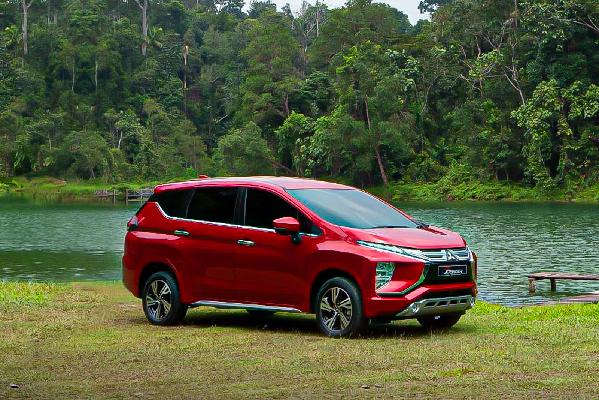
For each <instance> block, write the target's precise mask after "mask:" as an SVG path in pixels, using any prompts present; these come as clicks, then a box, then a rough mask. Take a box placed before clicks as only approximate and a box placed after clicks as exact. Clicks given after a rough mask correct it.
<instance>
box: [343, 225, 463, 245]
mask: <svg viewBox="0 0 599 400" xmlns="http://www.w3.org/2000/svg"><path fill="white" fill-rule="evenodd" d="M343 230H344V231H345V233H347V235H348V236H349V237H350V238H351V239H353V240H363V241H365V242H374V243H385V244H391V245H394V246H401V247H409V248H412V249H451V248H458V247H465V246H466V241H465V240H464V239H463V238H462V237H461V236H460V235H459V234H457V233H455V232H452V231H449V230H447V229H443V228H438V227H436V226H429V227H428V228H379V229H355V228H343Z"/></svg>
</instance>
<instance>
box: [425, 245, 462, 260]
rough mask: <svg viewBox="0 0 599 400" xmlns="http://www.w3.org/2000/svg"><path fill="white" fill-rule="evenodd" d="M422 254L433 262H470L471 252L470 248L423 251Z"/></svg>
mask: <svg viewBox="0 0 599 400" xmlns="http://www.w3.org/2000/svg"><path fill="white" fill-rule="evenodd" d="M421 251H422V254H424V256H425V257H427V258H428V259H430V260H431V261H469V260H470V257H471V256H470V250H469V249H468V247H463V248H459V249H436V250H421Z"/></svg>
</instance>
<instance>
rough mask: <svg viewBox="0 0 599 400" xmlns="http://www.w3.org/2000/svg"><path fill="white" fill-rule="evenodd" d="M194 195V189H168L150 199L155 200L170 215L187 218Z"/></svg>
mask: <svg viewBox="0 0 599 400" xmlns="http://www.w3.org/2000/svg"><path fill="white" fill-rule="evenodd" d="M192 195H193V190H189V189H187V190H168V191H166V192H162V193H159V194H155V195H153V196H152V197H151V198H150V199H149V200H148V201H155V202H157V203H158V204H159V205H160V208H162V211H164V213H165V214H166V215H168V216H169V217H175V218H185V215H186V214H187V205H188V204H189V199H191V196H192Z"/></svg>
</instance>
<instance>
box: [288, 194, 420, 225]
mask: <svg viewBox="0 0 599 400" xmlns="http://www.w3.org/2000/svg"><path fill="white" fill-rule="evenodd" d="M287 192H289V193H290V194H291V195H292V196H293V197H295V198H296V199H298V200H299V201H300V202H302V203H303V204H305V205H306V207H308V208H309V209H310V210H312V211H314V213H316V214H317V215H318V216H320V217H321V218H322V219H324V220H326V221H328V222H330V223H332V224H335V225H340V226H346V227H348V228H358V229H374V228H415V227H417V224H416V223H415V222H414V221H412V220H411V219H409V218H408V217H406V216H405V215H404V214H402V213H400V212H399V211H397V210H396V209H395V208H393V207H391V206H390V205H388V204H387V203H385V202H383V201H381V200H379V199H378V198H376V197H374V196H372V195H370V194H368V193H365V192H362V191H360V190H356V189H295V190H288V191H287Z"/></svg>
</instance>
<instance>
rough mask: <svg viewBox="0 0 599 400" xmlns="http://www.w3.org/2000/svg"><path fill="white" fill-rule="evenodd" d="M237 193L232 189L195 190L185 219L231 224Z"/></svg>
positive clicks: (207, 188)
mask: <svg viewBox="0 0 599 400" xmlns="http://www.w3.org/2000/svg"><path fill="white" fill-rule="evenodd" d="M237 192H238V189H237V188H233V187H205V188H197V189H196V190H195V193H194V195H193V197H192V199H191V202H190V203H189V208H188V210H187V218H188V219H193V220H197V221H209V222H221V223H227V224H233V223H234V222H235V203H236V201H237Z"/></svg>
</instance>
